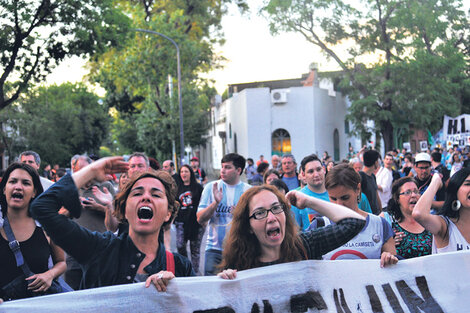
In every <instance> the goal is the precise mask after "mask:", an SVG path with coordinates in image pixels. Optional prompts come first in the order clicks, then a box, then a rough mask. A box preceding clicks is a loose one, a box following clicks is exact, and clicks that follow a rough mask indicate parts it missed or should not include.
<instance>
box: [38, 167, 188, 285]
mask: <svg viewBox="0 0 470 313" xmlns="http://www.w3.org/2000/svg"><path fill="white" fill-rule="evenodd" d="M62 206H64V207H65V208H66V209H67V210H69V211H70V214H71V215H72V216H73V217H79V216H80V211H81V205H80V201H79V197H78V190H77V188H76V186H75V183H74V181H73V179H72V177H71V176H70V175H66V176H64V177H62V179H61V180H60V181H58V182H57V183H56V184H54V185H53V186H51V187H50V188H49V189H48V190H46V191H45V192H44V193H42V194H41V195H40V196H38V197H37V199H36V200H34V202H33V203H32V204H31V208H30V210H31V213H32V216H33V217H34V218H35V219H37V220H38V221H39V222H40V223H41V224H42V226H43V227H44V229H45V230H46V233H47V234H48V235H49V236H50V237H51V239H52V240H53V241H54V242H55V243H56V244H57V245H58V246H60V247H61V248H62V249H64V250H65V252H67V254H69V255H71V256H72V257H74V258H75V259H76V260H77V261H78V263H80V265H81V266H82V269H83V277H82V282H81V285H80V289H86V288H96V287H102V286H111V285H119V284H128V283H132V282H133V281H134V277H135V276H136V273H137V269H138V268H139V265H140V263H141V262H142V260H143V259H144V258H145V254H144V253H142V252H141V251H139V250H138V249H137V247H136V246H135V245H134V243H133V242H132V239H131V238H130V237H129V234H128V233H123V234H121V235H120V236H119V237H117V236H115V235H114V234H113V233H111V232H104V233H99V232H91V231H89V230H88V229H86V228H84V227H81V226H79V225H78V224H76V223H75V222H73V221H72V220H70V219H69V218H67V217H66V216H64V215H61V214H59V213H58V211H59V209H60V208H61V207H62ZM159 242H160V245H159V247H158V251H157V256H156V257H155V259H154V260H153V261H152V262H151V263H150V264H149V265H147V266H146V267H145V268H144V270H145V272H146V273H148V274H149V275H152V274H155V273H158V272H159V271H162V270H166V252H165V247H164V244H163V231H161V232H160V235H159ZM174 259H175V276H177V277H178V276H179V277H182V276H195V273H194V271H193V268H192V265H191V262H190V261H189V260H188V259H187V258H185V257H183V256H181V255H179V254H177V253H174Z"/></svg>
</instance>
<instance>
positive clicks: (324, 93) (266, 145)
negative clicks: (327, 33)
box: [212, 86, 360, 169]
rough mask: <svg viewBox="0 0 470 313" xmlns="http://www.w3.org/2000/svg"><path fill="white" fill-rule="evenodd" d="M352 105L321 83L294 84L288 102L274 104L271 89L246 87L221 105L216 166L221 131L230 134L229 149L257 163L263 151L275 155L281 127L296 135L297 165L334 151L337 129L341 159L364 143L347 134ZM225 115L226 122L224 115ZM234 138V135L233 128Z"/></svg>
mask: <svg viewBox="0 0 470 313" xmlns="http://www.w3.org/2000/svg"><path fill="white" fill-rule="evenodd" d="M348 105H349V103H348V102H347V100H346V99H345V98H343V97H341V94H340V93H332V92H331V90H327V89H322V88H319V87H313V86H310V87H292V88H289V89H288V94H287V103H283V104H273V103H271V95H270V90H269V88H252V89H244V90H243V91H241V92H240V93H237V94H234V95H233V96H232V97H231V98H230V99H227V100H226V101H224V103H222V104H221V105H220V106H219V108H218V111H219V112H218V114H216V115H217V116H216V121H217V120H218V121H219V123H218V124H216V133H215V136H213V141H212V148H213V153H212V156H213V160H214V164H213V166H214V168H216V169H218V168H220V161H219V160H220V159H221V158H222V140H221V139H220V137H219V135H218V132H219V131H225V132H226V134H227V145H226V151H225V152H226V153H229V152H235V134H237V152H238V153H239V154H241V155H243V156H244V157H246V158H248V157H251V158H253V159H254V160H255V161H256V160H258V158H259V156H260V155H261V154H263V155H264V156H265V158H266V159H267V160H270V158H271V135H272V133H273V132H274V131H275V130H276V129H279V128H283V129H285V130H287V131H288V132H289V134H290V136H291V145H292V154H293V155H294V156H295V158H296V159H297V163H298V164H300V161H301V160H302V158H303V157H305V156H306V155H308V154H311V153H317V154H318V155H319V156H320V157H321V155H322V154H323V151H325V150H326V151H328V152H329V154H330V155H334V145H333V133H334V130H335V129H338V134H339V146H340V154H339V157H340V160H341V159H343V158H345V157H346V154H347V153H348V143H349V142H351V143H352V144H353V146H355V148H356V145H359V147H360V140H359V139H357V138H355V137H349V136H348V135H346V134H345V128H344V120H345V116H346V113H347V106H348ZM224 118H225V121H223V119H224ZM230 125H231V129H232V136H231V138H230V127H229V126H230Z"/></svg>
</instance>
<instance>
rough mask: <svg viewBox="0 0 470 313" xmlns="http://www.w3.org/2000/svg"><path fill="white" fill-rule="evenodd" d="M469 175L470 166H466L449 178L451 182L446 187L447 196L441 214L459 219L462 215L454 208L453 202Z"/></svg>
mask: <svg viewBox="0 0 470 313" xmlns="http://www.w3.org/2000/svg"><path fill="white" fill-rule="evenodd" d="M468 175H470V168H468V167H464V168H462V169H461V170H460V171H458V172H456V173H455V174H454V175H452V177H451V178H450V179H449V184H448V185H447V188H446V197H445V201H444V205H443V206H442V208H441V209H440V210H439V212H438V214H439V215H444V216H447V217H452V218H457V219H458V218H459V217H460V214H459V213H460V212H459V211H454V210H452V202H454V200H457V192H458V191H459V188H460V186H462V184H463V183H464V181H465V180H466V179H467V177H468Z"/></svg>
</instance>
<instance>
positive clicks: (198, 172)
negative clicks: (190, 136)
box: [191, 157, 207, 186]
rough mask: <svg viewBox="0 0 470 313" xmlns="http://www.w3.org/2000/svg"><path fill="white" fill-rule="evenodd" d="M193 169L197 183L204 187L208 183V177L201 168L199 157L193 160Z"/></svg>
mask: <svg viewBox="0 0 470 313" xmlns="http://www.w3.org/2000/svg"><path fill="white" fill-rule="evenodd" d="M191 168H192V169H193V172H194V175H195V176H196V180H197V182H198V183H200V184H201V185H202V186H204V185H205V184H206V183H207V176H206V172H204V170H203V169H202V168H200V167H199V158H198V157H192V158H191Z"/></svg>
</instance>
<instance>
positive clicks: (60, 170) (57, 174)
mask: <svg viewBox="0 0 470 313" xmlns="http://www.w3.org/2000/svg"><path fill="white" fill-rule="evenodd" d="M55 174H56V176H57V177H58V178H61V177H63V176H65V174H67V171H66V170H65V168H59V169H58V170H57V172H56V173H55Z"/></svg>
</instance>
